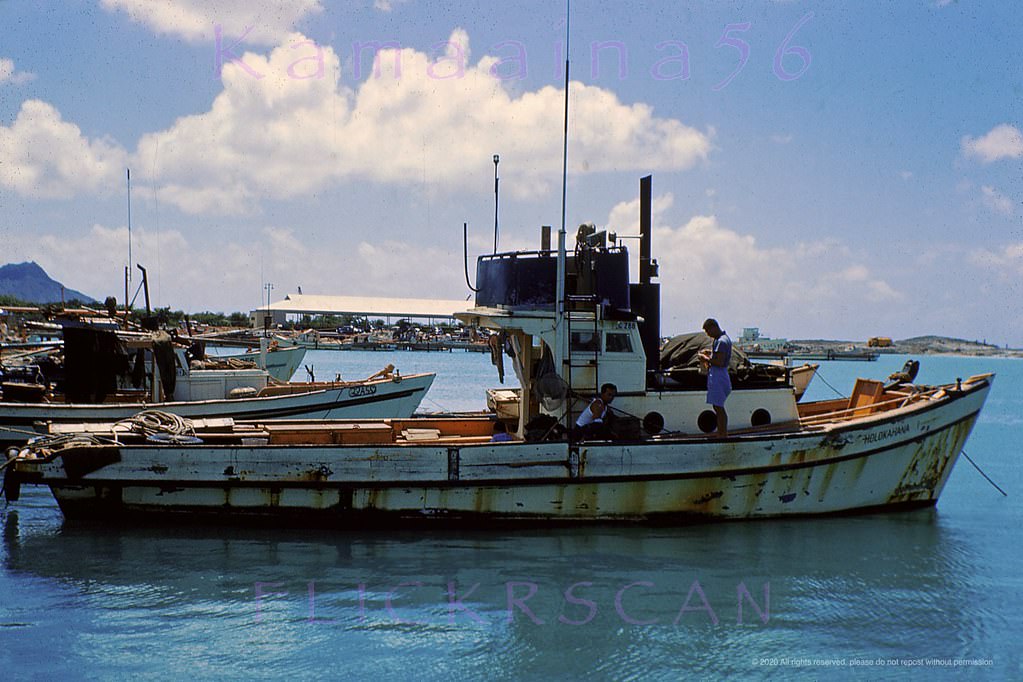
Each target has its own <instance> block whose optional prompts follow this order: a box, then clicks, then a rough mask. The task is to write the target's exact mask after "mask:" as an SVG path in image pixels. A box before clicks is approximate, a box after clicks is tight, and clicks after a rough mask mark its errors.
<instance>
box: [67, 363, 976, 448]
mask: <svg viewBox="0 0 1023 682" xmlns="http://www.w3.org/2000/svg"><path fill="white" fill-rule="evenodd" d="M990 376H991V375H990V374H985V375H978V376H974V377H970V378H969V379H966V380H965V381H963V382H961V383H960V384H957V385H947V386H938V387H923V386H913V385H901V386H898V387H891V388H887V389H886V388H885V387H884V386H883V385H882V384H881V382H878V381H871V380H867V379H860V380H858V381H857V383H856V386H855V388H854V390H853V393H852V396H850V397H849V398H838V399H835V400H823V401H817V402H812V403H807V404H802V405H799V420H798V421H788V422H783V423H776V424H768V425H765V426H760V427H754V428H747V429H741V430H734V431H731V432H729V436H728V437H729V438H742V437H744V436H755V437H762V436H765V435H772V434H791V433H799V432H804V433H805V432H813V431H823V430H826V429H827V428H829V427H833V426H840V425H844V424H847V423H849V422H851V421H854V420H859V419H863V418H867V417H875V416H877V415H882V414H887V413H890V412H893V411H895V410H900V409H902V408H907V407H910V406H922V405H924V404H931V403H933V402H934V401H940V400H943V399H945V398H947V397H948V395H949V394H950V393H952V392H955V391H961V390H963V387H964V386H965V387H969V386H970V385H972V384H974V383H976V382H979V381H982V380H984V379H987V378H989V377H990ZM493 424H494V417H493V415H490V414H484V413H479V414H469V415H457V416H456V415H452V416H437V417H413V418H409V419H380V420H283V421H272V422H260V421H235V420H233V419H230V418H220V419H194V420H190V421H189V422H188V425H189V430H188V435H194V436H195V437H197V438H199V439H201V441H202V442H203V443H205V444H208V445H289V446H300V445H318V446H323V445H335V446H366V445H399V446H401V445H407V446H418V445H428V444H436V445H476V444H483V443H488V442H490V439H491V434H492V433H493ZM132 429H133V427H132V425H131V424H130V423H129V422H128V421H125V422H120V423H117V424H111V423H99V424H51V425H50V427H49V433H50V435H70V434H76V433H77V434H83V433H84V434H89V435H91V436H94V437H96V438H98V439H100V440H101V441H103V440H107V439H109V440H110V441H113V442H120V443H139V442H141V441H142V440H143V439H144V438H145V436H146V434H145V433H139V432H138V431H137V430H132ZM713 437H714V436H713V435H705V434H676V433H662V434H658V435H654V436H646V437H645V438H643V439H642V440H656V441H662V442H663V441H666V440H672V441H674V440H683V441H692V440H707V439H711V438H713ZM507 442H508V443H515V442H521V441H516V440H511V441H507Z"/></svg>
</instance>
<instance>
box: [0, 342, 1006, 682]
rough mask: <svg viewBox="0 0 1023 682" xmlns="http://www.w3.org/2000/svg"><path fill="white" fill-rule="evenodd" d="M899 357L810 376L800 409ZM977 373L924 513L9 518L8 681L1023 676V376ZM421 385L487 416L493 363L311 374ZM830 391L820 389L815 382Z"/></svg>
mask: <svg viewBox="0 0 1023 682" xmlns="http://www.w3.org/2000/svg"><path fill="white" fill-rule="evenodd" d="M905 359H906V358H905V357H903V356H882V358H881V359H880V360H879V361H877V362H874V363H856V362H827V363H822V366H821V377H820V378H819V379H815V381H814V384H813V385H812V386H811V391H810V394H809V395H808V399H815V398H825V397H829V396H831V395H833V393H832V390H831V389H830V388H829V387H828V386H827V384H826V383H825V381H826V382H827V383H830V384H831V385H833V386H835V387H836V388H839V389H844V390H845V391H848V390H849V388H850V387H851V385H852V381H853V379H854V378H855V377H857V376H865V377H870V378H884V377H886V376H887V375H888V374H889V373H890V372H892V371H895V370H897V369H898V368H900V367H901V366H902V363H903V362H904V360H905ZM920 359H921V361H922V362H921V364H922V369H921V375H920V377H918V381H920V382H933V383H937V382H941V381H945V380H952V379H954V378H955V377H957V376H959V377H963V378H965V377H967V376H969V375H971V374H977V373H981V372H987V371H993V372H996V373H997V374H998V378H997V380H996V382H995V386H994V390H993V392H992V394H991V397H990V399H989V402H988V404H987V406H986V408H985V410H984V412H983V413H982V415H981V417H980V421H979V423H978V424H977V426H976V428H975V429H974V433H973V435H972V437H971V438H970V441H969V442H968V444H967V452H968V454H969V455H970V456H971V457H972V458H973V459H974V461H976V462H977V464H979V465H980V466H981V467H982V468H983V469H984V471H985V472H986V473H987V474H988V475H989V476H990V477H991V478H993V479H994V480H995V481H996V482H997V483H998V484H999V485H1000V486H1001V487H1002V488H1003V489H1004V490H1005V491H1006V492H1007V493H1008V497H1003V496H1002V495H1001V494H1000V493H999V492H997V491H996V490H995V489H994V488H993V487H992V486H991V485H990V484H989V483H988V482H987V481H985V480H984V479H983V478H982V477H981V475H980V474H979V473H978V472H977V471H976V470H975V469H974V468H973V467H972V466H971V465H970V463H969V462H967V461H966V460H964V459H960V461H959V463H958V464H957V466H956V468H955V470H954V472H953V473H952V476H951V479H950V481H949V482H948V485H947V487H946V489H945V492H944V494H943V496H942V498H941V500H940V501H939V503H938V505H937V507H936V508H934V509H929V510H922V511H915V512H900V513H892V514H877V515H869V516H854V517H844V518H828V519H802V520H771V521H759V522H752V523H745V522H743V523H721V524H710V525H701V526H685V527H677V528H643V527H597V528H569V529H565V528H561V529H542V528H540V529H530V530H517V531H514V532H509V531H495V532H486V531H480V530H475V531H471V532H463V531H444V530H436V531H415V532H387V533H380V532H332V531H324V530H311V529H310V530H302V529H298V530H296V529H289V530H278V529H269V528H267V529H259V528H245V529H239V528H233V527H227V528H211V527H133V528H111V527H104V526H96V525H76V524H67V523H64V521H63V520H62V518H61V515H60V513H59V511H58V510H57V508H56V505H55V504H54V502H53V501H52V498H51V497H50V495H49V492H48V491H46V490H45V489H34V488H23V495H22V499H21V501H19V502H18V503H16V504H14V505H11V506H9V507H7V508H6V509H3V510H2V511H0V526H2V541H0V678H3V679H76V678H90V679H91V678H105V679H114V678H117V679H120V678H154V679H176V678H183V677H189V678H199V679H221V678H229V679H252V678H259V679H263V678H277V677H283V676H288V677H290V678H294V679H313V678H316V679H320V678H352V679H396V680H404V679H417V680H418V679H445V680H453V679H543V680H549V679H578V678H584V677H585V678H596V679H616V680H617V679H637V680H649V679H679V678H687V679H760V678H768V677H772V678H773V677H784V678H788V679H843V680H844V679H864V680H878V679H931V678H934V677H939V678H945V677H948V678H951V677H955V678H957V679H958V678H965V679H1023V653H1021V651H1020V647H1019V642H1020V639H1021V635H1023V599H1021V595H1023V578H1021V571H1020V566H1021V564H1023V548H1021V543H1020V530H1019V529H1020V527H1021V526H1023V511H1021V509H1023V508H1021V505H1020V496H1021V495H1023V476H1021V473H1020V467H1019V457H1020V443H1021V442H1023V393H1021V391H1020V386H1021V385H1023V362H1021V361H1018V360H1003V359H988V358H959V357H923V358H920ZM386 362H395V364H396V365H398V367H399V368H400V369H401V370H402V371H403V372H405V373H410V372H413V371H420V370H426V369H433V370H436V371H437V372H438V374H439V376H438V379H437V381H436V383H435V385H434V388H433V389H432V391H431V394H430V397H429V400H428V401H427V402H426V403H425V405H424V407H426V408H433V409H447V410H463V409H478V408H481V407H482V405H483V388H484V387H486V386H491V385H496V374H495V371H494V369H493V368H492V367H490V365H489V358H487V357H486V356H484V355H477V354H464V353H452V354H446V353H445V354H442V353H419V354H414V353H395V354H383V353H344V354H330V353H326V352H311V353H310V354H309V356H308V357H307V364H314V365H315V368H316V374H317V378H327V377H331V376H333V374H334V373H336V372H342V374H343V375H344V376H345V377H346V378H357V377H360V376H365V375H368V374H371V373H372V372H374V371H376V370H377V369H380V367H381V366H382V365H383V364H386ZM821 379H823V380H821Z"/></svg>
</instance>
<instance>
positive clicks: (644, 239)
mask: <svg viewBox="0 0 1023 682" xmlns="http://www.w3.org/2000/svg"><path fill="white" fill-rule="evenodd" d="M652 186H653V178H652V176H649V175H647V176H646V177H643V178H640V179H639V283H640V284H650V278H651V276H652V275H653V267H652V266H651V263H650V257H651V254H650V251H651V246H650V223H651V218H650V216H651V208H650V202H651V195H652Z"/></svg>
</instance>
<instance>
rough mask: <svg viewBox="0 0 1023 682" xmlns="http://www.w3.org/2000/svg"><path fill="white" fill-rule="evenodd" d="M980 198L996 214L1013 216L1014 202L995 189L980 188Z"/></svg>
mask: <svg viewBox="0 0 1023 682" xmlns="http://www.w3.org/2000/svg"><path fill="white" fill-rule="evenodd" d="M980 197H981V200H982V201H983V202H984V205H985V206H987V207H988V208H989V209H991V210H992V211H994V212H995V213H1001V214H1002V215H1012V200H1011V199H1009V197H1007V196H1005V195H1004V194H1002V193H1001V192H999V191H998V190H996V189H995V188H994V187H990V186H988V185H984V186H983V187H981V188H980Z"/></svg>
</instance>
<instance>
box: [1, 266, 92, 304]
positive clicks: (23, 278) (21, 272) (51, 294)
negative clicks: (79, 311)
mask: <svg viewBox="0 0 1023 682" xmlns="http://www.w3.org/2000/svg"><path fill="white" fill-rule="evenodd" d="M60 288H61V283H60V282H57V281H56V280H53V279H51V278H50V276H49V275H47V274H46V271H45V270H43V269H42V268H41V267H39V266H38V265H37V264H35V263H11V264H9V265H4V266H2V267H0V295H7V296H13V297H15V298H17V299H19V300H22V301H28V302H30V303H60V301H61V297H60ZM71 299H78V300H79V301H82V302H83V303H97V301H96V299H94V298H92V297H91V296H86V295H85V294H83V293H82V292H80V291H75V290H74V289H68V288H65V289H64V300H65V301H70V300H71Z"/></svg>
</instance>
